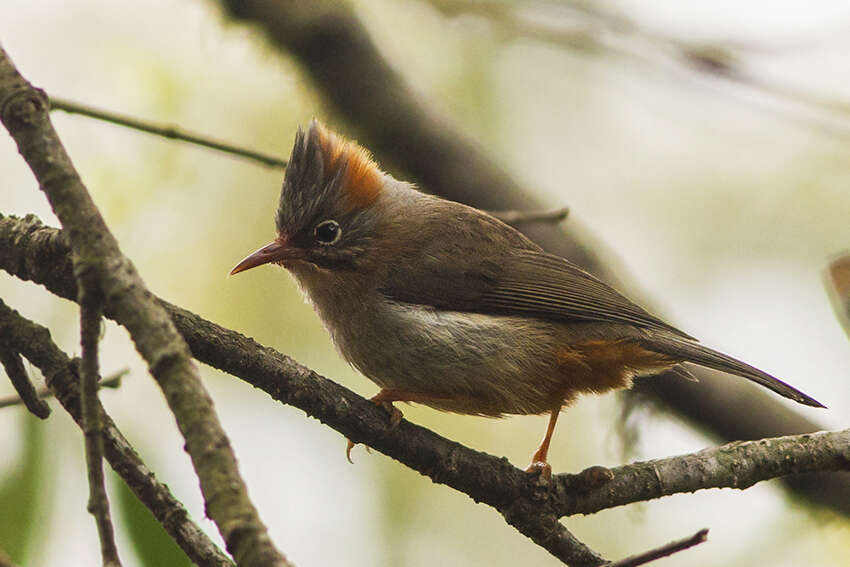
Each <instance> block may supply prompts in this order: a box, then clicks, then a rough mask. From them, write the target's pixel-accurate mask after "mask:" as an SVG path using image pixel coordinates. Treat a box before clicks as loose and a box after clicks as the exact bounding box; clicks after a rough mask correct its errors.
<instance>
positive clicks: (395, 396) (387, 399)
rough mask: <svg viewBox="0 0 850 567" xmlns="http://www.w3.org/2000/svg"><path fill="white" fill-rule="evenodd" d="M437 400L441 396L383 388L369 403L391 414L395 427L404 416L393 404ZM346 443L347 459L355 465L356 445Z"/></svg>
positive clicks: (348, 440)
mask: <svg viewBox="0 0 850 567" xmlns="http://www.w3.org/2000/svg"><path fill="white" fill-rule="evenodd" d="M436 399H440V396H434V395H429V394H423V393H421V392H406V391H404V390H396V389H394V388H381V391H380V392H378V393H377V394H375V395H374V396H372V397H371V398H369V401H370V402H372V403H373V404H375V405H378V406H381V407H382V408H384V409H385V410H387V412H388V413H389V414H390V427H395V426H397V425H398V424H399V423H400V422H401V419H402V418H403V417H404V414H403V413H401V410H400V409H398V408H397V407H395V406H394V405H393V402H427V401H429V400H436ZM346 441H347V442H348V444H347V445H346V447H345V458H346V459H348V462H349V463H353V461H352V460H351V450H352V449H353V448H354V446H355V445H356V443H354V442H353V441H352V440H351V439H346ZM367 450H368V447H367Z"/></svg>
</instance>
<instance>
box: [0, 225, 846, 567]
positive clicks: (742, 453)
mask: <svg viewBox="0 0 850 567" xmlns="http://www.w3.org/2000/svg"><path fill="white" fill-rule="evenodd" d="M0 269H3V270H5V271H7V272H9V273H10V274H12V275H14V276H16V277H18V278H21V279H23V280H31V281H34V282H36V283H40V284H42V285H45V286H46V287H47V288H48V290H50V291H51V292H52V293H55V294H56V295H59V296H61V297H64V298H66V299H70V300H74V299H75V298H76V286H75V283H74V279H73V276H72V273H71V270H72V267H71V262H70V259H69V250H68V248H67V245H66V244H65V238H64V236H63V235H62V234H61V233H60V232H59V231H57V230H56V229H53V228H48V227H44V226H43V225H42V224H41V223H40V222H39V221H38V219H36V218H35V217H33V216H28V217H26V218H24V219H19V218H15V217H3V216H0ZM63 274H64V276H65V277H61V276H62V275H63ZM158 301H159V303H160V304H161V305H162V306H163V308H164V309H165V310H166V311H167V312H168V313H169V315H170V316H171V319H172V321H174V324H175V326H176V327H177V329H178V330H179V331H180V333H181V334H182V335H183V337H184V339H185V340H186V342H187V343H188V345H189V348H190V349H191V350H192V354H193V355H194V356H195V357H196V358H197V359H198V360H200V361H201V362H204V363H205V364H209V365H210V366H213V367H215V368H218V369H220V370H222V371H224V372H227V373H229V374H232V375H234V376H237V377H239V378H241V379H242V380H244V381H245V382H248V383H249V384H251V385H253V386H254V387H256V388H260V389H261V390H263V391H265V392H266V393H268V394H269V395H270V396H271V397H272V398H274V399H276V400H279V401H281V402H283V403H285V404H289V405H293V406H295V407H298V408H300V409H302V410H303V411H304V412H305V413H306V414H307V415H309V416H311V417H314V418H316V419H318V420H320V421H321V422H322V423H324V424H326V425H328V426H329V427H332V428H333V429H335V430H337V431H339V432H340V433H342V434H343V435H344V436H345V437H347V438H348V439H351V440H352V441H354V442H356V443H365V444H367V445H369V446H371V447H374V448H375V449H377V450H379V451H381V452H382V453H384V454H386V455H388V456H390V457H392V458H394V459H396V460H398V461H399V462H401V463H403V464H405V465H407V466H408V467H410V468H412V469H414V470H417V471H419V472H420V473H422V474H423V475H426V476H428V477H429V478H431V479H432V480H433V481H434V482H438V483H440V484H445V485H448V486H451V487H452V488H454V489H456V490H458V491H460V492H463V493H465V494H467V495H468V496H469V497H470V498H472V499H473V500H475V501H476V502H483V503H486V504H488V505H490V506H492V507H494V508H496V509H497V510H498V511H499V512H500V513H502V515H503V516H504V517H505V519H506V520H507V521H508V523H510V524H511V525H513V526H514V527H516V528H517V529H518V530H519V531H520V532H522V533H524V534H526V535H528V536H529V537H531V538H532V539H533V540H534V541H535V542H537V543H538V544H539V545H541V546H543V547H544V548H546V549H547V550H549V551H550V552H552V553H553V554H555V555H556V556H558V557H562V558H565V557H566V556H567V552H568V551H569V552H571V553H572V555H571V556H569V557H568V558H567V562H568V563H571V564H594V561H597V560H598V559H597V558H598V556H596V555H595V554H592V552H590V551H589V550H584V549H582V548H579V547H576V545H575V544H574V543H573V542H572V536H570V535H569V533H568V532H567V531H566V529H564V528H563V526H561V525H560V523H558V522H557V521H556V520H557V518H559V517H562V516H565V515H573V514H579V513H591V512H596V511H599V510H602V509H605V508H609V507H613V506H621V505H623V504H627V503H630V502H636V501H638V500H646V499H651V498H659V497H661V496H666V495H671V494H677V493H683V492H693V491H695V490H700V489H704V488H717V487H737V488H743V487H746V486H750V485H752V484H753V483H755V482H759V481H762V480H767V479H769V478H776V477H780V476H783V475H788V474H797V473H809V472H813V471H823V470H844V471H846V470H848V469H850V431H843V432H838V433H818V434H813V435H800V436H797V437H789V438H783V439H765V440H761V441H757V442H752V443H740V442H739V443H733V444H731V445H728V446H724V447H718V448H713V449H707V450H705V451H701V452H699V453H695V454H692V455H684V456H680V457H671V458H667V459H661V460H658V461H650V462H648V463H635V464H632V465H626V466H623V467H618V468H615V469H606V468H603V467H592V468H590V469H587V470H585V471H583V472H581V473H578V474H560V475H556V476H555V477H554V481H553V483H552V484H551V485H550V486H548V487H547V486H542V485H540V483H539V482H538V477H537V476H536V475H530V474H528V473H526V472H524V471H522V470H520V469H518V468H516V467H514V466H513V465H511V464H510V463H509V462H508V461H507V460H506V459H504V458H501V459H500V458H497V457H494V456H492V455H487V454H485V453H481V452H477V451H474V450H472V449H469V448H467V447H464V446H462V445H460V444H458V443H455V442H453V441H450V440H448V439H445V438H443V437H440V436H439V435H437V434H435V433H434V432H432V431H429V430H427V429H425V428H423V427H419V426H417V425H414V424H412V423H410V422H408V421H406V420H402V421H401V423H399V424H398V426H396V427H392V426H391V424H390V423H389V420H388V419H387V415H386V412H385V411H384V410H383V409H382V408H379V407H377V406H376V405H375V404H372V403H370V402H369V401H368V400H365V399H364V398H362V397H360V396H358V395H357V394H355V393H353V392H351V391H350V390H348V389H346V388H344V387H343V386H340V385H339V384H336V383H334V382H332V381H330V380H328V379H327V378H324V377H323V376H320V375H319V374H317V373H315V372H313V371H312V370H310V369H309V368H306V367H304V366H302V365H300V364H298V363H297V362H295V361H294V360H292V359H291V358H289V357H287V356H285V355H283V354H281V353H279V352H277V351H275V350H274V349H271V348H268V347H264V346H262V345H260V344H258V343H256V342H255V341H253V340H252V339H249V338H247V337H245V336H243V335H241V334H239V333H237V332H235V331H231V330H229V329H225V328H223V327H221V326H219V325H216V324H215V323H212V322H210V321H206V320H204V319H203V318H201V317H199V316H198V315H195V314H194V313H191V312H189V311H186V310H185V309H182V308H180V307H177V306H176V305H172V304H170V303H167V302H165V301H163V300H158ZM106 315H107V316H110V313H109V310H107V312H106ZM340 458H342V456H340ZM579 552H580V553H579Z"/></svg>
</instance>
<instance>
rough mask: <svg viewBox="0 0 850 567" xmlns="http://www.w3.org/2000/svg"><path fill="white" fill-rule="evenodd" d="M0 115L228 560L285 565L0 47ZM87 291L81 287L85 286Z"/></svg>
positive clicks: (209, 412)
mask: <svg viewBox="0 0 850 567" xmlns="http://www.w3.org/2000/svg"><path fill="white" fill-rule="evenodd" d="M0 120H2V122H3V125H4V126H5V127H6V129H7V130H8V131H9V134H10V135H11V136H12V138H13V139H14V140H15V143H16V144H17V147H18V152H19V153H20V154H21V156H22V157H23V158H24V160H25V161H26V162H27V165H29V167H30V169H31V170H32V172H33V174H34V175H35V178H36V179H37V180H38V183H39V187H40V189H41V190H42V191H43V192H44V194H45V195H46V196H47V199H48V200H49V201H50V205H51V207H52V208H53V211H54V212H55V213H56V216H57V217H58V218H59V220H60V221H61V223H62V226H63V227H64V228H65V229H66V230H67V235H68V242H69V243H70V245H71V250H72V252H73V254H72V259H73V263H74V267H75V270H77V271H75V273H79V274H84V275H85V276H86V277H91V278H92V280H96V282H97V292H98V294H99V295H101V296H102V298H103V300H104V308H108V309H109V311H110V313H111V315H112V317H113V318H114V319H115V320H116V321H117V322H118V323H119V324H121V325H123V326H124V327H126V328H127V330H128V331H129V333H130V337H131V338H132V339H133V342H134V344H135V345H136V348H137V350H138V352H139V354H141V355H142V357H143V358H144V359H145V362H146V363H147V365H148V368H149V370H150V372H151V374H152V375H153V377H154V378H155V379H156V381H157V384H158V385H159V387H160V389H161V390H162V392H163V394H164V395H165V399H166V401H167V403H168V407H169V409H170V410H171V412H172V414H173V415H174V417H175V419H176V421H177V425H178V427H179V429H180V432H181V434H182V435H183V438H184V439H185V440H186V444H185V448H186V451H187V452H188V453H189V456H190V457H191V460H192V464H193V466H194V468H195V472H196V474H197V476H198V479H199V481H200V485H201V492H202V493H203V496H204V503H205V505H206V511H207V513H208V514H209V516H210V518H212V520H213V521H214V522H215V523H216V526H217V527H218V529H219V532H220V533H221V535H222V537H223V538H224V541H225V542H226V543H227V548H228V550H229V551H230V552H231V554H232V555H233V557H234V558H236V561H237V563H239V564H240V565H245V566H253V565H262V566H263V567H270V566H273V565H274V566H286V565H289V563H288V562H287V561H286V558H284V556H283V554H281V553H280V551H278V550H277V549H276V548H275V546H274V544H273V543H272V541H271V539H270V538H269V535H268V531H267V529H266V527H265V525H264V524H263V523H262V521H261V520H260V518H259V515H258V514H257V510H256V508H255V507H254V505H253V503H252V502H251V500H250V498H249V497H248V491H247V488H246V486H245V483H244V481H243V480H242V477H241V476H240V474H239V470H238V466H237V463H236V457H235V455H234V454H233V449H232V448H231V446H230V442H229V439H228V438H227V435H226V434H225V432H224V430H223V429H222V427H221V423H220V422H219V420H218V417H217V415H216V413H215V410H214V408H213V404H212V399H211V398H210V396H209V394H208V393H207V391H206V389H205V388H204V386H203V384H202V382H201V379H200V376H199V374H198V369H197V366H196V365H195V364H194V362H193V360H192V358H191V354H190V352H189V349H188V348H187V346H186V343H185V342H184V341H183V339H182V338H181V337H180V335H179V334H178V333H177V330H176V329H175V328H174V325H173V323H172V322H171V320H170V319H169V317H168V314H167V313H166V312H165V311H164V310H163V309H162V307H161V306H160V305H159V304H158V303H157V302H156V301H155V300H154V299H153V298H152V296H151V293H150V291H148V289H147V288H146V286H145V283H144V281H143V280H142V278H141V277H140V276H139V274H138V273H137V272H136V269H135V267H134V266H133V264H132V262H130V260H129V259H128V258H127V257H125V256H124V255H123V253H122V252H121V250H120V248H119V246H118V243H117V241H116V240H115V237H114V236H113V235H112V233H111V232H110V231H109V228H108V227H107V226H106V223H105V221H104V220H103V217H102V216H101V214H100V211H99V210H98V209H97V207H96V206H95V204H94V202H93V201H92V199H91V196H90V195H89V193H88V190H87V189H86V187H85V186H84V185H83V182H82V180H81V179H80V176H79V174H78V173H77V171H76V169H75V168H74V166H73V164H72V163H71V158H70V157H69V156H68V154H67V152H66V151H65V148H64V147H63V145H62V142H61V141H60V140H59V137H58V135H57V134H56V131H55V130H54V128H53V125H52V124H51V123H50V117H49V112H48V103H47V97H46V96H45V94H44V92H43V91H40V90H38V89H36V88H34V87H33V86H32V85H31V84H30V83H29V82H28V81H27V80H26V79H24V77H22V76H21V74H20V73H19V72H18V70H17V69H16V68H15V66H14V64H13V63H12V61H11V59H10V58H9V57H8V55H7V54H6V52H5V51H4V50H3V49H2V47H0ZM87 291H88V290H87Z"/></svg>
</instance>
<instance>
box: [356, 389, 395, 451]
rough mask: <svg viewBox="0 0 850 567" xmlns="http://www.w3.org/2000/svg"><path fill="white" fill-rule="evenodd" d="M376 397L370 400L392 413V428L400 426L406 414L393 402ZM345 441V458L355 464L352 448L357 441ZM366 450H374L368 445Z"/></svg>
mask: <svg viewBox="0 0 850 567" xmlns="http://www.w3.org/2000/svg"><path fill="white" fill-rule="evenodd" d="M379 395H380V394H379ZM376 398H378V396H375V397H373V398H370V399H369V401H370V402H372V403H373V404H375V405H377V406H380V407H382V408H384V409H385V410H387V413H388V414H390V429H394V428H395V427H397V426H398V424H399V423H401V420H402V419H403V418H404V414H403V413H402V412H401V410H400V409H398V408H397V407H395V406H394V405H393V403H392V402H388V401H385V400H381V399H380V398H378V399H376ZM345 441H346V443H347V444H346V446H345V458H346V459H348V462H349V463H351V464H352V465H353V464H354V461H352V460H351V450H352V449H354V447H355V446H356V445H357V443H355V442H354V441H352V440H351V439H346V440H345ZM366 452H367V453H371V452H372V451H371V450H370V449H369V447H368V446H367V447H366Z"/></svg>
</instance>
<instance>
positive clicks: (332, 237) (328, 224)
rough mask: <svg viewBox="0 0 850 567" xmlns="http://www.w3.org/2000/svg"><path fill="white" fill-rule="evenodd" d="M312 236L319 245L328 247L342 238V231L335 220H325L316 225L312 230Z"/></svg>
mask: <svg viewBox="0 0 850 567" xmlns="http://www.w3.org/2000/svg"><path fill="white" fill-rule="evenodd" d="M313 235H314V236H315V237H316V240H318V241H319V244H322V245H324V246H329V245H331V244H336V242H337V240H339V237H340V236H342V229H341V228H340V227H339V223H338V222H336V221H335V220H326V221H322V222H320V223H319V224H317V225H316V228H314V229H313Z"/></svg>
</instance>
